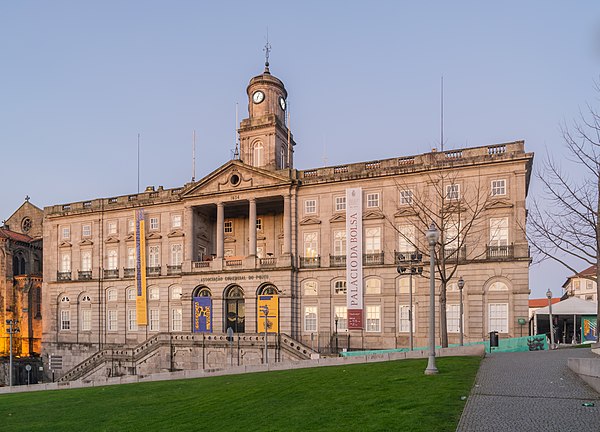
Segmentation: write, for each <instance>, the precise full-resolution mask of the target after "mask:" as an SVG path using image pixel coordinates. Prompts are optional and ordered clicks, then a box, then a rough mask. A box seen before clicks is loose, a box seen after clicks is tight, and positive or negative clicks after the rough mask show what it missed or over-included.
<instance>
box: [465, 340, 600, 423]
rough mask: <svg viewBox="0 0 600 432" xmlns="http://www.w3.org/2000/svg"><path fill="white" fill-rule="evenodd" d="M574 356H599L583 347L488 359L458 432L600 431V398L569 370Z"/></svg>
mask: <svg viewBox="0 0 600 432" xmlns="http://www.w3.org/2000/svg"><path fill="white" fill-rule="evenodd" d="M575 357H597V356H595V354H593V353H592V352H591V351H590V350H589V349H585V348H582V349H559V350H554V351H534V352H523V353H496V354H492V355H488V356H486V357H485V358H484V359H483V361H482V363H481V367H480V369H479V372H478V373H477V378H476V380H475V386H474V387H473V390H472V391H471V394H470V396H469V399H468V400H467V404H466V406H465V410H464V412H463V414H462V417H461V419H460V422H459V424H458V429H457V431H468V432H479V431H486V432H487V431H503V432H504V431H536V432H537V431H544V432H546V431H560V432H565V431H576V432H584V431H593V432H598V431H600V395H599V394H598V393H596V392H595V391H594V390H592V388H591V387H589V386H588V385H587V384H586V383H584V382H583V381H582V380H581V379H580V378H579V377H578V376H577V375H576V374H575V373H573V372H572V371H571V370H570V369H569V368H568V367H567V359H568V358H575ZM584 402H594V404H595V406H594V407H584V406H582V404H583V403H584Z"/></svg>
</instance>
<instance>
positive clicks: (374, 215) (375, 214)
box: [363, 210, 384, 220]
mask: <svg viewBox="0 0 600 432" xmlns="http://www.w3.org/2000/svg"><path fill="white" fill-rule="evenodd" d="M383 218H384V216H383V213H382V212H380V211H376V210H370V211H367V212H364V213H363V220H369V219H383Z"/></svg>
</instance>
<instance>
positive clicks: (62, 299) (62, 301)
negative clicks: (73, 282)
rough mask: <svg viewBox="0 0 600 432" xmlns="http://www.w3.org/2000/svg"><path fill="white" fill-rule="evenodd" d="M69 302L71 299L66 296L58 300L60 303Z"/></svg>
mask: <svg viewBox="0 0 600 432" xmlns="http://www.w3.org/2000/svg"><path fill="white" fill-rule="evenodd" d="M70 301H71V299H70V298H69V297H67V296H62V298H61V299H60V302H61V303H69V302H70Z"/></svg>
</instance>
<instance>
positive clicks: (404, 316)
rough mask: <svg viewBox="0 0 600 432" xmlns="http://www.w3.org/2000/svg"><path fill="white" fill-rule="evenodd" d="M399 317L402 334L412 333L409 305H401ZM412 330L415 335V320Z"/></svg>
mask: <svg viewBox="0 0 600 432" xmlns="http://www.w3.org/2000/svg"><path fill="white" fill-rule="evenodd" d="M413 315H414V307H413ZM399 317H400V326H399V330H400V333H409V332H410V306H409V305H400V309H399ZM412 330H413V333H414V331H415V320H414V318H413V320H412Z"/></svg>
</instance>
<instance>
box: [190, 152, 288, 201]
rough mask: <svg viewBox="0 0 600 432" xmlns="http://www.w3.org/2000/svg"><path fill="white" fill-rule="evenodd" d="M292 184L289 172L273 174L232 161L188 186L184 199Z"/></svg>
mask: <svg viewBox="0 0 600 432" xmlns="http://www.w3.org/2000/svg"><path fill="white" fill-rule="evenodd" d="M290 183H292V180H291V179H290V178H289V175H288V174H287V171H281V172H273V171H269V170H266V169H262V168H257V167H253V166H250V165H246V164H245V163H243V162H241V161H239V160H231V161H229V162H227V163H226V164H225V165H223V166H221V167H220V168H217V169H216V170H215V171H213V172H212V173H210V174H209V175H207V176H206V177H204V178H203V179H201V180H199V181H197V182H195V183H190V184H188V185H187V186H186V187H185V189H184V191H183V192H182V194H181V196H182V198H184V199H185V198H188V197H194V196H202V195H207V194H215V193H223V192H229V193H236V192H242V191H247V190H250V189H256V188H263V187H269V186H279V185H288V184H290Z"/></svg>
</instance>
